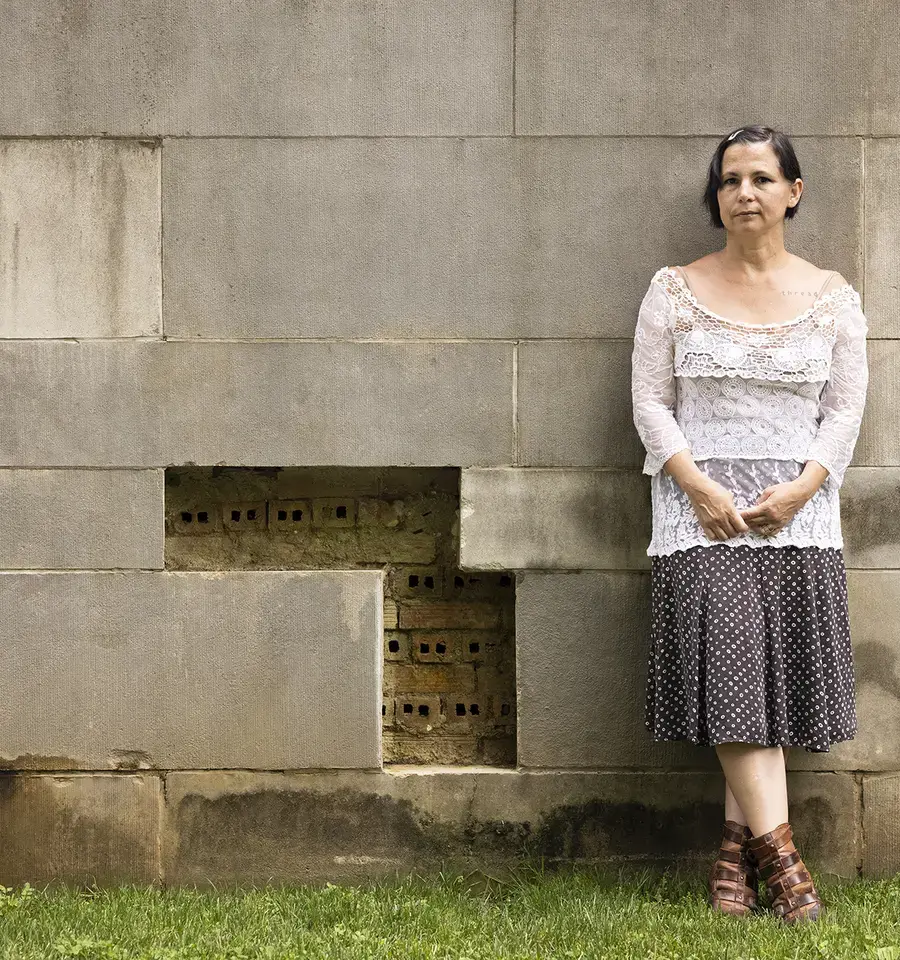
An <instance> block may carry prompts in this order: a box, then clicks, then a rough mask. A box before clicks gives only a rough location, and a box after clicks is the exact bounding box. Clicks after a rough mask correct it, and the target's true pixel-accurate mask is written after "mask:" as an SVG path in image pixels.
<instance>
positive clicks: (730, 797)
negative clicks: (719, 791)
mask: <svg viewBox="0 0 900 960" xmlns="http://www.w3.org/2000/svg"><path fill="white" fill-rule="evenodd" d="M781 749H782V750H783V751H784V762H785V767H787V755H788V750H790V749H791V748H790V747H782V748H781ZM725 819H726V820H733V821H734V822H735V823H740V824H746V822H747V818H746V817H745V816H744V811H743V810H741V805H740V804H739V803H738V802H737V800H735V798H734V794H733V793H732V792H731V787H730V786H729V785H728V781H727V780H726V781H725Z"/></svg>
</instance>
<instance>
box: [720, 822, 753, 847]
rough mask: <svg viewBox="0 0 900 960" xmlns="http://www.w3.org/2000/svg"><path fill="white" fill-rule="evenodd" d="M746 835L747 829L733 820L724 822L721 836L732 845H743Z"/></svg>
mask: <svg viewBox="0 0 900 960" xmlns="http://www.w3.org/2000/svg"><path fill="white" fill-rule="evenodd" d="M746 835H747V827H745V826H743V825H742V824H740V823H737V822H736V821H735V820H726V821H725V827H724V829H723V830H722V836H723V837H724V838H725V839H726V840H730V841H731V842H732V843H744V841H745V839H746Z"/></svg>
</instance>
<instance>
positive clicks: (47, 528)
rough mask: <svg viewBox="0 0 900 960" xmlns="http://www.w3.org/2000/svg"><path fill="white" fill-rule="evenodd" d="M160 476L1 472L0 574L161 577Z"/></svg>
mask: <svg viewBox="0 0 900 960" xmlns="http://www.w3.org/2000/svg"><path fill="white" fill-rule="evenodd" d="M164 499H165V494H164V490H163V471H162V470H15V469H12V470H0V501H2V502H3V505H4V509H3V513H2V514H0V568H5V569H39V568H43V569H54V568H61V569H65V568H68V569H72V568H76V567H82V568H85V569H104V568H105V569H113V568H129V567H138V568H145V569H162V568H163V567H164V566H165V562H164V546H165V544H164V541H165V524H164V516H163V509H164Z"/></svg>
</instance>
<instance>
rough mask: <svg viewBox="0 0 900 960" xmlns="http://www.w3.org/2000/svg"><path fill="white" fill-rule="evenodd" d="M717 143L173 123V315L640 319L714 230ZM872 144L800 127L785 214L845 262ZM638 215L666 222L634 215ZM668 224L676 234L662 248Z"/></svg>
mask: <svg viewBox="0 0 900 960" xmlns="http://www.w3.org/2000/svg"><path fill="white" fill-rule="evenodd" d="M711 149H712V147H711V145H710V142H709V140H707V139H705V138H699V137H698V138H690V137H688V138H684V137H679V138H675V139H671V138H665V137H660V138H648V137H635V138H628V137H624V138H619V137H611V138H606V139H603V138H601V139H599V140H598V139H579V138H567V137H551V138H527V137H526V138H505V139H486V138H480V139H479V138H476V139H470V140H453V139H439V138H426V139H400V140H385V139H382V140H377V141H372V140H354V139H347V138H342V139H335V140H316V139H299V140H280V141H279V140H270V139H261V140H253V139H249V140H248V139H243V140H231V141H223V140H197V139H185V140H177V141H174V142H172V143H171V144H167V146H166V150H165V153H164V156H163V208H164V219H165V224H166V243H165V249H164V273H165V289H166V300H165V329H166V334H167V335H168V336H174V337H179V338H185V339H190V338H207V339H209V338H212V339H216V338H219V337H235V338H261V337H264V338H298V337H302V338H317V337H329V338H330V337H343V338H362V337H371V338H375V339H382V338H384V339H387V338H417V337H435V338H439V339H444V338H451V337H466V338H485V337H490V338H501V337H502V338H516V339H518V338H552V337H576V338H585V337H587V338H595V337H624V338H631V337H633V336H634V327H635V323H636V320H637V310H638V307H639V305H640V302H641V298H642V297H643V295H644V293H645V291H646V288H647V284H648V283H649V281H650V277H651V276H652V275H653V273H654V272H655V271H656V269H657V268H658V267H660V266H664V265H667V264H677V263H682V262H685V261H686V260H689V259H693V256H695V255H696V251H697V250H698V249H701V248H706V247H709V246H710V245H716V244H718V243H719V241H720V240H721V237H720V236H719V235H718V233H717V231H715V230H713V228H712V227H710V226H709V225H708V224H707V223H706V222H705V220H704V217H703V216H701V214H700V213H699V212H698V210H697V196H698V194H699V191H700V190H701V187H702V182H703V177H704V175H705V170H706V165H707V164H708V162H709V154H710V151H711ZM860 151H861V148H860V146H859V144H858V143H857V142H856V141H855V140H841V141H839V142H833V141H832V140H830V139H826V140H821V141H812V142H804V144H803V163H804V175H805V176H808V177H810V178H812V179H813V181H814V182H815V183H816V184H817V185H818V184H821V185H822V186H821V188H819V187H818V186H817V192H816V193H815V194H811V195H810V196H805V197H804V199H803V204H804V210H803V217H801V218H799V222H798V223H797V224H792V226H791V230H792V243H793V244H794V246H795V248H796V250H797V251H798V253H801V254H802V255H804V256H807V257H813V258H814V259H816V260H821V261H822V262H823V264H827V265H828V266H829V267H831V268H833V269H839V270H840V271H841V272H842V273H844V275H845V276H847V277H848V279H853V278H856V277H861V276H862V273H863V271H862V253H861V250H862V186H861V184H862V170H861V152H860ZM647 169H653V170H654V171H655V176H657V183H656V189H655V192H654V194H653V196H651V195H649V194H647V192H646V190H645V183H644V181H645V179H646V171H647ZM610 171H615V176H614V177H611V176H610ZM692 178H694V179H695V180H696V187H695V188H694V189H690V188H689V187H688V186H687V184H689V183H690V182H691V179H692ZM410 183H427V184H428V185H429V186H428V189H427V190H426V191H424V192H421V191H410V190H409V188H408V185H409V184H410ZM584 183H590V184H592V185H593V186H592V190H591V194H590V197H589V198H588V199H587V200H586V198H585V192H584V189H583V187H582V184H584ZM623 196H628V197H629V200H631V201H632V202H630V203H629V204H627V205H626V204H623V203H622V202H621V199H622V197H623ZM658 196H662V197H664V202H662V203H660V202H659V201H658V200H657V199H656V198H657V197H658ZM262 209H278V210H279V216H278V217H260V216H259V215H258V213H259V210H262ZM310 210H327V211H328V216H327V217H314V216H310V215H309V211H310ZM642 215H643V217H644V218H651V219H652V220H653V222H654V223H655V224H656V226H657V229H656V230H654V231H640V230H634V228H633V225H634V223H635V221H636V219H640V218H641V217H642ZM835 218H839V219H840V222H841V223H842V225H843V227H842V229H841V230H840V231H835V230H831V229H830V226H831V224H832V223H833V222H834V221H835ZM385 223H388V224H389V227H385ZM423 223H427V225H428V226H427V229H423V226H422V225H423ZM660 237H672V238H675V239H673V240H672V242H671V244H669V245H668V247H667V249H666V250H661V249H660ZM247 251H253V254H252V255H249V256H248V255H247ZM691 251H693V254H692V253H691Z"/></svg>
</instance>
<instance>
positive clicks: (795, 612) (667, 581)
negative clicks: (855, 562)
mask: <svg viewBox="0 0 900 960" xmlns="http://www.w3.org/2000/svg"><path fill="white" fill-rule="evenodd" d="M651 566H652V570H651V629H650V635H651V636H650V654H649V663H648V674H647V699H646V716H645V722H646V726H647V729H648V730H649V731H650V733H651V735H652V737H653V739H654V740H657V741H663V740H688V741H690V742H692V743H697V744H702V745H705V746H711V745H714V744H717V743H727V742H741V743H756V744H761V745H763V746H770V747H771V746H778V745H781V746H803V747H805V748H806V750H807V751H809V752H810V753H827V752H828V749H829V746H830V745H831V744H832V743H838V742H840V741H842V740H852V739H853V737H854V736H855V734H856V730H857V720H856V702H855V697H856V689H855V680H854V670H853V651H852V647H851V643H850V619H849V614H848V608H847V574H846V570H845V568H844V558H843V553H842V551H841V550H840V549H839V548H837V547H799V546H783V547H774V546H762V547H750V546H747V545H746V544H740V545H737V546H728V545H727V544H725V543H716V544H712V545H709V546H694V547H690V548H689V549H686V550H676V551H675V552H674V553H672V554H669V555H668V556H653V557H651Z"/></svg>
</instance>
